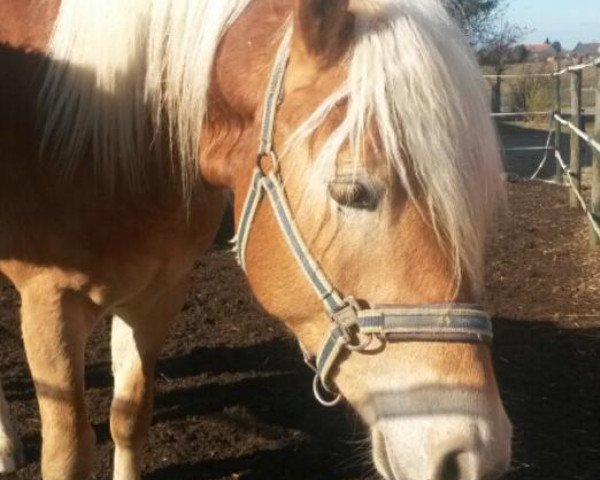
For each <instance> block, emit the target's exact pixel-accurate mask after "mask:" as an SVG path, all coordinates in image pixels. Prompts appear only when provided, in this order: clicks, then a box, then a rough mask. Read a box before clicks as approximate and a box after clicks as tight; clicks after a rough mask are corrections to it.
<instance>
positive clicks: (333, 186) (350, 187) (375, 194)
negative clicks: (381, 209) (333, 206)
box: [328, 178, 381, 211]
mask: <svg viewBox="0 0 600 480" xmlns="http://www.w3.org/2000/svg"><path fill="white" fill-rule="evenodd" d="M328 190H329V195H330V196H331V198H332V199H333V200H334V201H335V202H336V203H337V204H339V205H341V206H342V207H347V208H353V209H356V210H368V211H373V210H376V209H377V206H378V205H379V199H380V197H381V194H380V191H379V189H377V188H375V186H374V185H371V184H369V183H367V182H364V181H361V180H357V179H351V178H350V179H342V178H340V179H335V180H332V181H331V182H329V188H328Z"/></svg>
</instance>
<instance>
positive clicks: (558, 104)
mask: <svg viewBox="0 0 600 480" xmlns="http://www.w3.org/2000/svg"><path fill="white" fill-rule="evenodd" d="M559 70H560V63H558V62H557V63H556V70H555V73H556V75H555V76H554V88H555V90H554V113H556V114H558V115H561V116H562V94H561V91H560V85H561V76H560V75H558V71H559ZM561 136H562V125H561V123H560V122H559V121H558V120H556V119H555V120H554V151H555V152H559V153H560V148H561V140H562V139H561ZM555 162H556V170H555V173H554V180H555V181H556V182H557V183H560V184H562V183H563V170H562V167H561V166H560V162H559V161H558V160H555Z"/></svg>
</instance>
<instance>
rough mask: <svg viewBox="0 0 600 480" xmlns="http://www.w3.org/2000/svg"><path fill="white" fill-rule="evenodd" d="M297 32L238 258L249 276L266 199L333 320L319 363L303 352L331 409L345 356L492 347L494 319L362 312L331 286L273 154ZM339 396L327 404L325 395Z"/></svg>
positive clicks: (279, 72)
mask: <svg viewBox="0 0 600 480" xmlns="http://www.w3.org/2000/svg"><path fill="white" fill-rule="evenodd" d="M291 38H292V26H291V25H288V27H287V31H286V33H285V36H284V38H283V41H282V43H281V46H280V47H279V50H278V52H277V57H276V60H275V65H274V68H273V71H272V73H271V77H270V81H269V86H268V89H267V93H266V97H265V103H264V112H263V119H262V129H261V143H260V148H259V151H258V159H257V166H256V167H255V169H254V173H253V176H252V180H251V183H250V188H249V190H248V194H247V197H246V200H245V203H244V206H243V208H242V214H241V217H240V222H239V227H238V231H237V236H236V238H237V258H238V262H239V264H240V265H241V267H242V268H243V269H244V270H246V258H245V255H246V248H247V245H248V237H249V234H250V229H251V227H252V223H253V221H254V217H255V215H256V211H257V209H258V206H259V205H260V203H261V201H262V200H263V199H264V197H265V194H266V197H267V198H268V199H269V202H270V204H271V207H272V209H273V212H274V213H275V217H276V218H277V221H278V223H279V227H280V228H281V231H282V233H283V236H284V237H285V239H286V242H287V244H288V246H289V248H290V250H291V251H292V252H293V254H294V257H295V258H296V260H297V261H298V264H299V266H300V267H301V269H302V271H303V272H304V274H305V275H306V277H307V279H308V281H309V283H310V285H311V286H312V287H313V289H314V290H315V292H316V293H317V295H318V296H319V298H320V299H321V301H322V302H323V306H324V308H325V312H326V313H327V315H328V317H329V318H330V319H331V328H330V330H329V333H328V335H327V337H326V338H325V341H324V343H323V345H322V347H321V349H320V351H319V353H318V355H317V357H316V361H313V359H312V358H311V357H310V354H308V352H307V351H306V349H305V348H303V347H302V345H301V348H302V351H303V354H304V358H305V361H306V363H307V365H308V366H309V367H310V368H311V369H312V370H313V371H314V372H315V378H314V382H313V390H314V393H315V396H316V398H317V400H318V401H319V402H320V403H321V404H323V405H325V406H333V405H336V404H338V403H339V402H340V400H341V395H340V394H337V393H334V392H335V387H334V386H333V385H332V382H331V372H332V369H333V367H334V365H335V364H336V362H337V361H338V359H339V357H340V355H341V354H342V352H344V351H364V350H366V349H367V348H368V347H369V345H370V344H371V341H372V340H373V339H374V338H377V339H378V340H379V341H380V342H381V343H382V344H385V343H386V342H389V341H404V342H409V341H423V342H425V341H427V342H465V343H490V342H491V340H492V337H493V333H492V323H491V321H490V317H489V315H488V314H487V313H486V312H484V311H483V310H481V308H479V307H477V306H475V305H461V304H455V303H450V304H432V305H414V306H406V305H385V306H374V307H373V308H362V307H361V305H359V303H358V302H356V301H355V300H354V299H353V298H352V297H345V298H344V297H343V296H341V295H340V294H339V293H338V292H337V291H336V290H335V288H334V287H333V286H332V285H331V283H330V282H329V280H328V279H327V277H326V276H325V274H324V272H323V271H322V269H321V267H320V266H319V264H318V263H317V261H316V260H315V258H314V257H313V256H312V255H311V253H310V251H309V250H308V248H307V246H306V243H305V242H304V240H303V239H302V236H301V235H300V233H299V231H298V229H297V227H296V224H295V222H294V217H293V215H292V212H291V210H290V207H289V203H288V201H287V198H286V195H285V191H284V188H283V185H282V183H281V181H280V179H279V168H278V167H279V164H278V159H277V156H276V154H275V152H274V150H273V134H274V128H275V116H276V112H277V106H278V104H279V102H280V100H281V97H282V94H283V80H284V77H285V71H286V67H287V63H288V59H289V55H290V45H291ZM264 157H270V158H271V160H272V163H273V168H272V170H271V171H270V172H268V173H265V172H264V171H263V169H262V168H261V165H260V163H261V160H262V159H263V158H264ZM323 390H325V391H326V392H328V393H329V394H332V395H334V398H333V399H332V400H326V399H325V398H324V396H323V393H322V391H323Z"/></svg>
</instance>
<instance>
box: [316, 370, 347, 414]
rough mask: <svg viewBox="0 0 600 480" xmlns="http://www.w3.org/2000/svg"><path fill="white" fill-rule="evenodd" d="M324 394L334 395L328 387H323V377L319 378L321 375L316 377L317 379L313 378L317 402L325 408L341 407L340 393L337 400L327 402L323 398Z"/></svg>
mask: <svg viewBox="0 0 600 480" xmlns="http://www.w3.org/2000/svg"><path fill="white" fill-rule="evenodd" d="M323 392H327V393H329V394H331V395H333V393H331V392H330V391H329V390H328V389H327V387H326V386H325V385H323V382H322V381H321V377H319V375H315V377H314V378H313V394H314V396H315V398H316V399H317V402H319V403H320V404H321V405H323V406H324V407H328V408H330V407H335V406H336V405H339V403H340V402H341V401H342V394H341V393H338V394H337V396H336V397H335V398H333V399H332V400H327V399H326V398H325V397H324V396H323Z"/></svg>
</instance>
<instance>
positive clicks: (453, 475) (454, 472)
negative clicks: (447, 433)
mask: <svg viewBox="0 0 600 480" xmlns="http://www.w3.org/2000/svg"><path fill="white" fill-rule="evenodd" d="M460 456H461V454H460V452H453V453H451V454H449V455H447V456H446V458H444V461H443V462H442V465H441V468H440V474H439V476H438V479H439V480H463V477H462V476H461V465H460V463H461V462H460Z"/></svg>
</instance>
